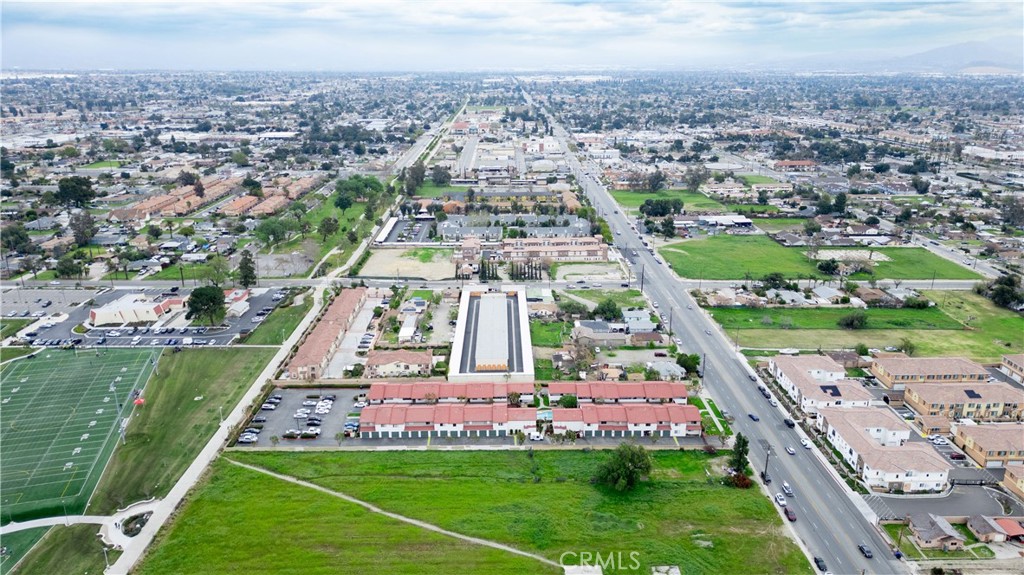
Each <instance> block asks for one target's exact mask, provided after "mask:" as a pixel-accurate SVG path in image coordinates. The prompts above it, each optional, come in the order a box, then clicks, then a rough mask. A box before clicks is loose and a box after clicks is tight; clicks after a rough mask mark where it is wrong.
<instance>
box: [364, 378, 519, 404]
mask: <svg viewBox="0 0 1024 575" xmlns="http://www.w3.org/2000/svg"><path fill="white" fill-rule="evenodd" d="M533 393H534V388H533V384H532V383H450V382H444V381H440V382H438V381H424V382H416V383H374V384H372V385H370V393H369V394H368V397H369V400H370V404H384V403H428V404H435V403H505V404H507V403H510V402H511V401H512V399H514V398H516V396H518V399H519V401H520V402H530V401H532V400H533Z"/></svg>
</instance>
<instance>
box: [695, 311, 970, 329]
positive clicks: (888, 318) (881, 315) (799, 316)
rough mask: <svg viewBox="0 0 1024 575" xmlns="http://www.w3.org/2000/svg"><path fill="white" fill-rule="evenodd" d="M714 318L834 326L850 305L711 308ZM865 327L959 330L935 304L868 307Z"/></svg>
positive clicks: (748, 324) (743, 324)
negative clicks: (925, 305) (844, 306)
mask: <svg viewBox="0 0 1024 575" xmlns="http://www.w3.org/2000/svg"><path fill="white" fill-rule="evenodd" d="M709 311H710V312H711V313H712V315H713V316H714V318H715V321H717V322H718V323H720V324H722V327H724V328H725V329H726V330H734V329H837V328H838V324H837V322H838V321H839V319H840V318H842V317H844V316H847V315H849V314H851V313H853V312H854V311H856V310H853V309H851V308H816V309H792V308H778V307H773V308H765V309H751V308H713V309H711V310H709ZM864 313H865V314H866V315H867V318H868V323H867V329H943V330H949V329H960V328H961V324H960V322H958V321H956V320H955V319H953V318H951V317H949V316H948V315H946V314H945V313H943V312H942V310H940V309H939V308H938V307H931V308H928V309H881V308H879V309H868V310H864Z"/></svg>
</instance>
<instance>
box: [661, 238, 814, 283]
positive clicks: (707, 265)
mask: <svg viewBox="0 0 1024 575" xmlns="http://www.w3.org/2000/svg"><path fill="white" fill-rule="evenodd" d="M658 252H659V253H660V254H661V256H662V257H664V258H665V261H666V262H668V263H669V265H671V266H672V269H673V270H675V272H676V273H677V274H679V275H680V276H682V277H685V278H700V277H703V278H704V279H713V280H730V279H742V278H743V277H744V274H748V273H749V274H750V275H751V276H752V277H753V278H755V279H757V278H761V277H762V276H765V275H767V274H769V273H772V272H780V273H782V274H783V275H785V276H787V277H795V276H796V275H797V274H806V273H809V272H811V271H813V269H814V268H813V266H812V265H811V263H810V262H809V261H808V260H807V257H806V256H804V255H803V254H802V253H801V252H800V250H797V249H790V248H784V247H782V246H780V245H779V244H777V243H775V242H774V241H773V240H772V239H770V238H768V237H765V236H726V235H718V236H712V237H707V238H701V239H694V240H687V241H684V242H680V243H676V244H671V245H668V246H666V247H663V248H661V249H660V250H658Z"/></svg>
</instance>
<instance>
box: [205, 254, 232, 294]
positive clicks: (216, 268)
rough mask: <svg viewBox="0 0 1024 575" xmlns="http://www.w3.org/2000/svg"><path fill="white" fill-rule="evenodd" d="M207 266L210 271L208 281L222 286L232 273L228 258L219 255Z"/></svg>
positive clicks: (207, 276)
mask: <svg viewBox="0 0 1024 575" xmlns="http://www.w3.org/2000/svg"><path fill="white" fill-rule="evenodd" d="M206 265H207V269H208V270H209V271H208V272H207V274H206V279H208V280H210V283H212V284H213V285H215V286H221V285H222V284H224V282H226V281H227V279H228V275H229V274H230V273H231V264H230V263H228V260H227V258H225V257H224V256H222V255H220V254H217V255H215V256H213V257H212V258H210V260H209V261H208V262H207V264H206Z"/></svg>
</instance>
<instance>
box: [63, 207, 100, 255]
mask: <svg viewBox="0 0 1024 575" xmlns="http://www.w3.org/2000/svg"><path fill="white" fill-rule="evenodd" d="M68 227H70V228H71V233H72V235H73V236H74V238H75V244H77V245H78V246H79V247H81V246H84V245H86V244H88V243H89V240H91V239H92V238H93V236H95V235H96V221H95V220H94V219H93V218H92V216H91V215H89V212H86V211H81V212H79V213H77V214H75V215H73V216H71V220H70V221H69V222H68Z"/></svg>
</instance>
